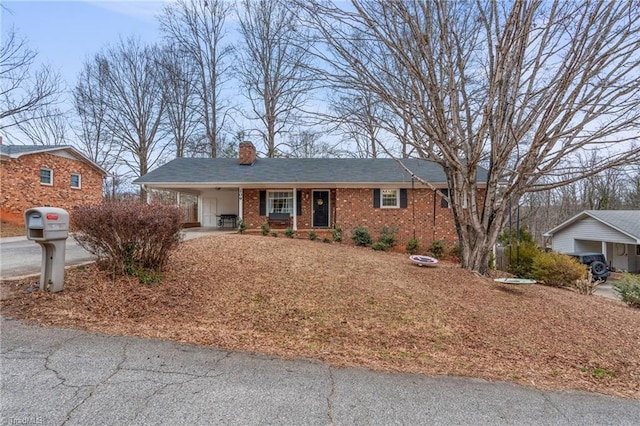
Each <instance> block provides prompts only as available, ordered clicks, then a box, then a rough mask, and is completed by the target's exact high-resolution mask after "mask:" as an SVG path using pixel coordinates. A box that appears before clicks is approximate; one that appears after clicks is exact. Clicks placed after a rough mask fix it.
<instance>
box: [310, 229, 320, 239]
mask: <svg viewBox="0 0 640 426" xmlns="http://www.w3.org/2000/svg"><path fill="white" fill-rule="evenodd" d="M309 239H310V240H311V241H315V240H317V239H318V234H316V232H315V231H309Z"/></svg>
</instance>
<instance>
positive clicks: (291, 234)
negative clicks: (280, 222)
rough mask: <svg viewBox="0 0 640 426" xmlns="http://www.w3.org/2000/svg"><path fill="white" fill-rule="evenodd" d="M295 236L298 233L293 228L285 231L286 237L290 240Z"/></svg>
mask: <svg viewBox="0 0 640 426" xmlns="http://www.w3.org/2000/svg"><path fill="white" fill-rule="evenodd" d="M295 234H296V231H294V230H293V228H291V227H289V228H287V229H285V230H284V235H286V236H287V237H289V238H293V236H294V235H295Z"/></svg>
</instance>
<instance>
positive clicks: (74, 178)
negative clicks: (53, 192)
mask: <svg viewBox="0 0 640 426" xmlns="http://www.w3.org/2000/svg"><path fill="white" fill-rule="evenodd" d="M80 182H81V180H80V174H79V173H71V187H72V188H80Z"/></svg>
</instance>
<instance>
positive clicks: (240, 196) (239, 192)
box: [238, 188, 243, 220]
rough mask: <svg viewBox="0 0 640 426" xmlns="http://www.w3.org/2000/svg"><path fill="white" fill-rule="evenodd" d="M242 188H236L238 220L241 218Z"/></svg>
mask: <svg viewBox="0 0 640 426" xmlns="http://www.w3.org/2000/svg"><path fill="white" fill-rule="evenodd" d="M242 204H243V203H242V188H238V220H242Z"/></svg>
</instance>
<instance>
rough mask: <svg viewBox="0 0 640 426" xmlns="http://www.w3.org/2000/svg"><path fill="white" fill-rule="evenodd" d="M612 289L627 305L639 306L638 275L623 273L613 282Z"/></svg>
mask: <svg viewBox="0 0 640 426" xmlns="http://www.w3.org/2000/svg"><path fill="white" fill-rule="evenodd" d="M613 290H614V291H615V292H616V293H618V294H619V295H620V298H621V299H622V301H623V302H625V303H626V304H627V305H629V306H632V307H634V308H640V275H631V274H629V273H627V274H624V276H623V277H622V278H620V279H619V280H617V281H615V282H614V283H613Z"/></svg>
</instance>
